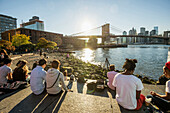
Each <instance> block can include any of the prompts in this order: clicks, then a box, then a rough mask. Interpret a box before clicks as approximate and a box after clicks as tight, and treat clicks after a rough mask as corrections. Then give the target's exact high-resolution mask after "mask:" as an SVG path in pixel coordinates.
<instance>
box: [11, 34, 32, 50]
mask: <svg viewBox="0 0 170 113" xmlns="http://www.w3.org/2000/svg"><path fill="white" fill-rule="evenodd" d="M29 40H30V37H29V36H26V35H25V34H16V35H13V36H12V45H13V46H17V47H19V46H21V45H26V44H32V43H31V42H30V41H29Z"/></svg>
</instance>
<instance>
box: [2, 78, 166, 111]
mask: <svg viewBox="0 0 170 113" xmlns="http://www.w3.org/2000/svg"><path fill="white" fill-rule="evenodd" d="M66 84H70V83H69V82H68V81H67V82H66ZM79 85H80V86H79ZM82 86H83V87H82ZM144 87H145V89H144V90H143V91H142V93H143V94H144V95H148V92H150V90H151V89H152V90H154V91H157V92H161V93H163V92H164V90H163V88H164V85H162V86H156V85H148V84H144ZM69 88H70V89H72V90H73V92H67V93H66V92H63V93H62V94H60V95H58V96H49V95H48V94H46V93H44V94H41V95H39V96H36V95H34V94H32V91H31V89H30V87H28V88H26V89H23V90H21V91H19V92H17V93H15V94H13V95H10V96H9V97H6V98H3V99H1V97H2V96H0V100H1V101H0V112H4V113H6V112H11V113H18V112H23V113H31V112H32V113H40V112H41V113H42V112H43V113H49V112H54V113H55V112H59V113H120V112H122V113H144V109H145V108H144V107H143V108H142V109H140V110H139V111H129V110H126V109H123V108H122V107H120V106H119V105H118V104H117V102H116V100H115V99H114V98H112V95H111V94H110V93H109V92H107V89H106V90H104V91H103V92H98V93H97V92H96V93H93V94H87V86H86V84H81V83H77V82H73V84H71V85H69ZM81 88H82V89H81Z"/></svg>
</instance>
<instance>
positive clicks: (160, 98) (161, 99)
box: [147, 61, 170, 113]
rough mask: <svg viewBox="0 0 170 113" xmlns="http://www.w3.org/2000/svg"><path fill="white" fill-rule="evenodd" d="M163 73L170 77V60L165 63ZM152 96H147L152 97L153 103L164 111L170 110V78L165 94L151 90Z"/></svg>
mask: <svg viewBox="0 0 170 113" xmlns="http://www.w3.org/2000/svg"><path fill="white" fill-rule="evenodd" d="M163 73H164V75H165V76H166V78H168V79H169V78H170V61H169V62H167V63H165V66H164V67H163ZM150 94H151V96H147V97H148V98H152V101H151V103H153V104H154V105H156V106H157V107H158V108H159V109H160V110H162V111H163V112H165V113H166V112H168V110H169V112H170V80H168V81H167V82H166V88H165V95H160V94H158V93H156V92H154V91H151V92H150Z"/></svg>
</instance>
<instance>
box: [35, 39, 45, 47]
mask: <svg viewBox="0 0 170 113" xmlns="http://www.w3.org/2000/svg"><path fill="white" fill-rule="evenodd" d="M47 44H48V40H46V39H45V38H40V39H39V40H38V43H37V47H38V48H46V46H47Z"/></svg>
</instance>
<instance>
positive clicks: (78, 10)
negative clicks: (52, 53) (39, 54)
mask: <svg viewBox="0 0 170 113" xmlns="http://www.w3.org/2000/svg"><path fill="white" fill-rule="evenodd" d="M0 14H4V15H9V16H12V17H15V18H17V27H20V26H19V24H21V21H22V20H23V21H24V22H28V21H29V19H30V18H32V16H39V17H40V20H42V21H44V24H45V30H46V31H50V32H56V33H63V34H64V35H70V34H73V33H78V32H81V31H86V30H88V29H91V28H95V27H98V26H101V25H103V24H105V23H110V24H111V25H112V26H115V27H117V28H119V29H121V30H125V31H127V32H128V31H129V30H130V29H131V28H132V27H135V28H136V30H137V32H139V31H140V27H145V28H146V30H149V31H151V30H152V29H153V27H154V26H158V27H159V34H160V33H163V31H166V30H170V0H0ZM93 33H96V34H101V29H97V30H94V32H93ZM111 33H114V34H122V33H120V32H117V31H114V30H111Z"/></svg>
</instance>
